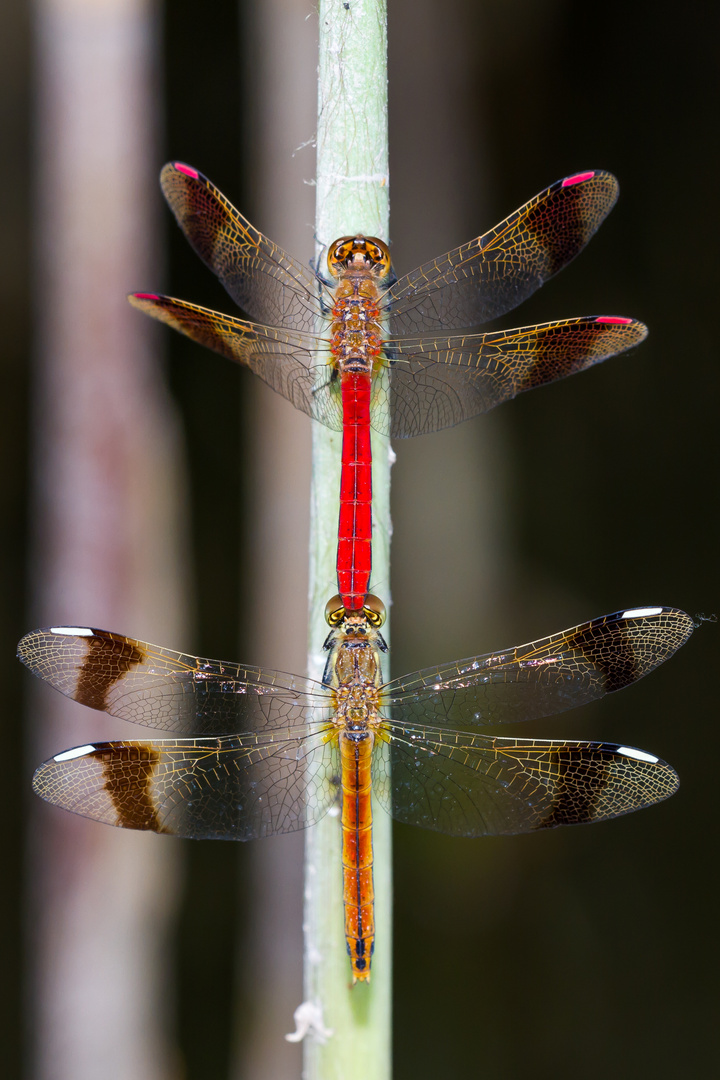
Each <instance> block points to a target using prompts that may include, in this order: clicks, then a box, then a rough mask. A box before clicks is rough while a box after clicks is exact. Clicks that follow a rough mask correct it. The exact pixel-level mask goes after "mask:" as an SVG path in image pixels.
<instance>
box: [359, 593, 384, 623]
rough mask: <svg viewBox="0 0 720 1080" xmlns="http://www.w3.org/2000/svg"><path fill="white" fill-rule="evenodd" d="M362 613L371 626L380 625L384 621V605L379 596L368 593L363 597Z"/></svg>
mask: <svg viewBox="0 0 720 1080" xmlns="http://www.w3.org/2000/svg"><path fill="white" fill-rule="evenodd" d="M363 614H364V616H365V618H366V619H367V621H368V622H369V623H370V625H371V626H375V627H378V626H382V624H383V623H384V622H385V614H386V613H385V605H384V604H383V602H382V600H381V599H380V597H379V596H373V594H372V593H368V594H367V596H366V597H365V606H364V607H363Z"/></svg>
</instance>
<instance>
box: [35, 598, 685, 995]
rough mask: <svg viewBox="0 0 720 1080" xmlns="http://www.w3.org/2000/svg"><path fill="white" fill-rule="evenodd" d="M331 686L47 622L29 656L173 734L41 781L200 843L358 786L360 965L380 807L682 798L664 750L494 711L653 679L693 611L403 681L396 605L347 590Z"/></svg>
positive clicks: (494, 825)
mask: <svg viewBox="0 0 720 1080" xmlns="http://www.w3.org/2000/svg"><path fill="white" fill-rule="evenodd" d="M326 615H327V618H328V622H329V623H330V626H331V630H330V633H329V635H328V638H327V641H326V642H325V648H326V649H327V651H328V659H327V664H326V668H325V672H324V675H323V679H322V682H317V681H314V680H312V679H308V678H303V677H302V676H299V675H287V674H284V673H283V672H279V671H270V670H266V669H263V668H256V667H244V666H242V665H240V664H235V663H224V662H221V661H218V660H206V659H203V658H201V657H197V656H189V655H187V654H185V653H178V652H172V651H170V650H169V649H163V648H160V647H158V646H156V645H149V644H147V643H145V642H142V641H134V640H133V639H132V638H127V637H123V636H122V635H120V634H113V633H109V632H108V631H105V630H95V629H91V628H88V627H67V626H65V627H52V628H50V629H47V630H36V631H34V632H33V633H30V634H27V635H26V636H25V637H24V638H23V639H22V641H21V642H20V644H19V646H18V656H19V657H20V659H21V660H22V661H23V663H24V664H26V665H27V667H28V668H29V669H30V670H31V671H32V672H33V673H34V674H35V675H38V676H39V677H40V678H42V679H44V680H46V681H47V682H49V683H51V685H52V686H54V687H55V688H56V689H58V690H60V691H62V693H64V694H66V695H67V696H68V697H71V698H73V699H74V700H75V701H78V702H80V703H81V704H83V705H89V706H90V707H91V708H94V709H100V710H102V711H104V712H108V713H110V714H112V715H113V716H118V717H121V718H122V719H124V720H130V721H133V722H134V723H137V724H144V725H147V726H148V727H151V728H156V729H160V730H161V731H165V732H170V733H172V734H173V735H174V736H181V737H177V738H170V739H152V740H148V741H143V742H125V741H123V742H98V743H93V744H91V745H90V744H89V745H85V746H79V747H76V748H75V749H72V750H67V751H65V752H64V753H61V754H57V755H56V756H55V757H53V758H52V759H51V760H49V761H47V762H45V764H44V765H41V766H40V768H39V769H38V770H37V771H36V773H35V776H34V780H33V787H34V789H35V791H36V792H37V794H38V795H40V796H41V797H42V798H43V799H46V800H47V801H48V802H51V803H54V804H55V805H56V806H60V807H62V808H63V809H65V810H71V811H73V812H74V813H77V814H82V815H83V816H85V817H88V818H93V819H94V820H96V821H101V822H105V823H107V824H110V825H120V826H123V827H125V828H130V829H146V830H152V831H154V832H158V833H170V834H173V835H175V836H185V837H192V838H196V839H223V840H252V839H255V838H257V837H261V836H273V835H277V834H279V833H289V832H294V831H295V830H297V829H303V828H305V827H306V826H309V825H312V824H314V823H315V822H317V821H318V820H319V819H320V818H322V817H323V816H324V815H325V814H326V813H327V812H328V810H329V809H330V807H332V806H334V805H336V804H337V803H338V801H339V802H340V803H341V821H342V828H343V875H344V891H345V934H346V939H347V945H348V951H349V953H350V958H351V965H352V973H353V979H354V980H355V979H360V980H365V979H367V978H368V977H369V975H370V960H371V955H372V951H373V944H374V936H375V931H374V904H373V888H372V864H373V853H372V807H371V798H370V791H371V788H372V791H373V793H374V795H375V797H376V798H377V801H378V802H379V804H380V805H381V806H383V807H384V809H385V810H386V811H387V812H388V813H389V814H391V815H392V817H393V818H395V820H396V821H401V822H404V823H406V824H410V825H420V826H422V827H423V828H426V829H434V830H437V831H438V832H443V833H447V834H448V835H452V836H468V837H477V836H497V835H503V834H511V833H525V832H534V831H537V830H539V829H549V828H554V827H555V826H557V825H575V824H582V823H585V822H592V821H601V820H605V819H607V818H613V817H617V816H619V815H621V814H627V813H630V812H631V811H633V810H638V809H640V808H642V807H645V806H650V805H651V804H652V803H656V802H659V801H660V800H662V799H666V798H667V797H668V796H669V795H672V794H673V792H674V791H675V790H676V788H677V785H678V779H677V776H676V774H675V772H674V770H673V769H672V768H671V767H670V766H669V765H667V764H666V763H665V762H664V761H661V760H660V759H659V758H657V757H655V756H654V755H653V754H648V753H646V752H645V751H643V750H636V749H634V748H632V747H630V746H626V745H618V744H615V743H608V742H568V741H566V740H549V739H519V738H514V737H513V738H499V737H496V736H494V735H490V734H484V733H483V732H482V730H481V729H482V728H484V727H485V726H487V725H495V724H508V723H515V722H517V721H521V720H529V719H534V718H537V717H542V716H551V715H554V714H555V713H559V712H562V711H563V710H565V709H571V708H574V707H575V706H577V705H583V704H585V703H586V702H589V701H595V700H596V699H598V698H601V697H603V696H604V695H605V694H609V693H613V692H614V691H616V690H620V689H622V688H623V687H625V686H628V685H630V683H633V682H636V681H637V680H638V679H640V678H642V677H643V676H644V675H647V674H648V672H650V671H652V670H653V669H654V668H656V667H657V666H658V665H659V664H661V663H663V662H664V661H665V660H667V659H668V658H669V657H670V656H672V655H673V653H674V652H675V651H676V650H677V649H678V648H680V646H681V645H683V644H684V643H685V642H686V641H687V640H688V638H689V637H690V634H691V633H692V631H693V628H694V624H693V621H692V619H691V618H690V617H689V616H688V615H686V614H685V613H684V612H682V611H679V610H677V609H676V608H667V607H651V608H636V609H632V610H628V611H622V612H617V613H615V614H613V615H606V616H604V617H602V618H599V619H594V620H593V621H592V622H587V623H583V624H582V625H580V626H576V627H573V628H572V629H570V630H564V631H562V632H561V633H558V634H553V635H551V636H550V637H546V638H542V639H540V640H538V641H533V642H531V643H530V644H528V645H521V646H518V647H516V648H510V649H504V650H502V651H500V652H496V653H490V654H488V655H485V656H474V657H470V658H469V659H466V660H459V661H455V662H453V663H449V664H444V665H440V666H436V667H430V668H425V669H424V670H422V671H415V672H413V673H412V674H410V675H404V676H402V677H401V678H399V679H392V680H390V681H384V679H383V675H382V655H383V653H384V652H385V651H386V645H385V642H384V640H383V637H382V634H381V632H380V626H381V624H382V621H383V618H384V608H383V605H382V602H381V601H379V600H377V598H375V597H372V596H370V597H368V603H367V604H366V607H365V608H364V609H363V611H360V612H348V611H347V609H346V608H345V607H344V604H343V601H342V599H341V598H340V597H339V596H337V597H334V598H333V599H332V600H331V601H330V602H329V603H328V606H327V609H326Z"/></svg>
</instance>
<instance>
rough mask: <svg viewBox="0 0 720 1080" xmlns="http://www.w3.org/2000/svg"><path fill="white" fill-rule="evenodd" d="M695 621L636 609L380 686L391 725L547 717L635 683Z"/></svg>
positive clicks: (663, 610)
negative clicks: (391, 721)
mask: <svg viewBox="0 0 720 1080" xmlns="http://www.w3.org/2000/svg"><path fill="white" fill-rule="evenodd" d="M693 629H694V624H693V621H692V619H691V618H690V616H689V615H686V614H685V612H684V611H679V610H678V609H677V608H667V607H656V608H634V609H632V610H628V611H619V612H616V613H615V614H613V615H604V616H602V617H601V618H599V619H593V620H592V621H591V622H587V623H582V624H581V625H580V626H575V627H572V628H571V629H569V630H563V631H562V632H561V633H559V634H552V635H551V636H550V637H546V638H540V639H539V640H538V641H531V642H530V643H529V644H528V645H519V646H517V647H516V648H511V649H507V650H504V651H502V652H498V653H488V654H487V655H485V656H473V657H470V658H469V659H467V660H460V661H457V662H455V663H452V664H446V665H441V666H439V667H432V668H425V669H423V670H422V671H416V672H414V673H413V674H411V675H405V676H402V677H401V678H399V679H394V680H392V681H391V682H388V683H386V684H385V685H384V686H383V688H382V691H381V700H382V703H383V711H384V712H385V713H386V714H387V715H392V719H393V721H394V722H395V723H398V724H400V723H407V724H408V725H413V724H417V723H423V722H425V721H428V722H430V723H432V722H433V721H434V722H436V723H438V724H440V725H443V726H447V727H448V728H449V729H451V728H463V727H464V728H470V730H471V731H472V730H474V729H475V728H477V727H480V726H486V725H488V724H509V723H516V722H518V721H521V720H532V719H535V718H537V717H540V716H552V715H554V714H555V713H560V712H563V711H564V710H565V709H573V708H575V707H576V706H577V705H584V704H586V703H587V702H589V701H595V700H596V699H597V698H601V697H603V696H604V695H605V694H610V693H613V692H614V691H615V690H621V689H622V688H623V687H625V686H629V685H630V684H631V683H634V682H637V680H638V679H641V678H642V677H643V676H644V675H647V674H648V672H650V671H652V670H653V669H654V668H656V667H657V666H658V665H659V664H662V663H663V662H664V661H665V660H667V659H668V658H669V657H670V656H672V655H673V653H674V652H676V651H677V649H679V648H680V646H681V645H684V644H685V642H686V641H687V640H688V638H689V637H690V634H691V633H692V631H693Z"/></svg>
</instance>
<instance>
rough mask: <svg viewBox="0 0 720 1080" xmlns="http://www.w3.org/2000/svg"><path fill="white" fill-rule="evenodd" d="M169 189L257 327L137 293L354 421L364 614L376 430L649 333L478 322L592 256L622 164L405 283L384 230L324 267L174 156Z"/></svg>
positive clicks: (353, 479)
mask: <svg viewBox="0 0 720 1080" xmlns="http://www.w3.org/2000/svg"><path fill="white" fill-rule="evenodd" d="M161 184H162V189H163V192H164V193H165V197H166V198H167V200H168V203H169V204H170V207H171V209H172V211H173V213H174V214H175V217H176V218H177V220H178V223H179V224H180V227H181V228H182V229H183V231H184V233H185V235H186V236H187V238H188V240H189V241H190V243H191V244H192V246H193V247H194V249H195V251H196V252H197V253H198V254H199V255H200V257H201V258H202V259H203V260H204V261H205V263H206V264H207V265H208V266H209V267H210V269H211V270H213V271H214V272H215V273H216V274H217V276H218V277H219V279H220V281H221V282H222V284H223V285H224V286H225V288H226V289H227V291H228V292H229V294H230V296H231V297H232V298H233V300H234V301H235V302H236V303H237V304H238V305H239V306H240V307H241V308H242V309H243V311H245V312H246V313H247V314H248V315H249V316H250V317H251V318H252V319H254V320H257V322H248V321H246V320H244V319H238V318H234V317H233V316H230V315H225V314H220V313H218V312H216V311H210V310H209V309H207V308H202V307H198V306H197V305H195V304H189V303H186V302H185V301H183V300H176V299H173V298H172V297H168V296H159V295H157V294H154V293H136V294H134V295H133V296H131V297H130V300H131V303H133V304H134V305H135V307H138V308H140V309H141V310H142V311H145V312H147V314H149V315H152V316H154V317H155V318H157V319H160V320H161V321H162V322H165V323H167V324H168V325H170V326H172V327H174V328H175V329H176V330H180V331H181V332H182V333H184V334H186V335H187V336H188V337H191V338H192V339H193V340H195V341H197V342H199V343H200V344H202V345H206V346H208V347H209V348H211V349H214V350H215V351H216V352H219V353H222V354H223V355H224V356H227V357H229V358H230V359H231V360H236V361H238V362H240V363H242V364H245V365H246V366H247V367H249V368H250V369H251V370H252V371H254V372H255V374H256V375H259V376H260V378H262V379H264V381H265V382H267V383H268V384H269V385H270V386H271V387H272V388H273V389H274V390H277V391H278V392H279V393H281V394H282V395H283V396H284V397H286V398H288V399H289V400H290V401H291V402H292V403H293V404H294V405H295V406H296V407H297V408H299V409H302V410H303V411H304V412H306V413H307V414H308V415H309V416H311V417H313V418H314V419H316V420H319V421H320V422H321V423H323V424H326V425H328V426H329V427H331V428H334V429H336V430H342V431H343V450H342V476H341V491H340V521H339V530H338V533H339V542H338V559H337V573H338V588H339V592H340V595H341V596H342V597H343V602H344V605H345V607H346V609H347V610H360V609H362V607H363V605H364V603H365V596H366V594H367V592H368V588H369V584H370V574H371V530H372V510H371V503H372V476H371V449H370V426H371V425H372V426H374V427H375V428H377V430H379V431H381V432H383V433H385V434H392V435H394V436H397V437H406V436H410V435H421V434H425V433H427V432H431V431H438V430H440V429H442V428H445V427H450V426H452V425H454V424H457V423H459V422H460V421H462V420H466V419H468V418H469V417H472V416H476V415H478V414H479V413H482V412H486V411H487V410H488V409H491V408H493V407H494V406H495V405H498V404H500V403H501V402H503V401H507V400H509V399H510V398H513V397H515V396H516V395H517V394H519V393H521V392H522V391H524V390H530V389H533V388H534V387H537V386H542V385H543V384H545V383H550V382H554V381H555V380H556V379H560V378H563V377H564V376H566V375H571V374H573V373H574V372H577V371H581V370H583V369H584V368H587V367H589V366H591V365H592V364H595V363H597V362H598V361H600V360H604V359H606V358H607V357H608V356H612V355H613V354H615V353H618V352H622V351H623V350H625V349H628V348H630V347H631V346H633V345H637V344H638V343H639V342H640V341H642V340H643V338H644V337H645V335H646V333H647V330H646V328H645V327H644V326H643V324H642V323H640V322H637V321H635V320H633V319H628V318H624V317H619V316H602V315H601V316H591V317H585V318H575V319H564V320H561V321H556V322H549V323H543V324H541V325H539V326H524V327H521V328H519V329H514V330H495V331H491V332H489V333H485V334H479V333H476V332H474V331H473V330H468V329H467V328H468V327H470V328H472V327H474V326H477V325H479V324H481V323H484V322H487V321H488V320H489V319H494V318H496V317H497V316H499V315H504V314H505V313H506V312H508V311H510V310H511V309H512V308H514V307H516V305H517V304H519V303H520V302H521V301H522V300H524V299H525V298H526V297H528V296H530V294H531V293H533V292H534V291H535V289H537V288H538V287H539V286H540V285H542V284H543V283H544V282H545V281H547V280H548V278H550V277H552V275H553V274H555V273H556V272H557V271H558V270H560V269H561V268H562V267H563V266H565V265H567V263H568V262H570V260H571V259H573V258H574V257H575V255H577V254H578V252H579V251H580V250H581V249H582V248H583V247H584V246H585V244H586V243H587V241H588V240H589V239H590V237H591V236H592V235H593V233H594V232H595V231H596V229H597V228H598V227H599V225H600V224H601V223H602V221H603V220H604V218H605V217H606V215H607V214H608V213H609V211H610V210H611V209H612V206H613V205H614V203H615V200H616V199H617V195H618V184H617V181H616V180H615V178H614V177H613V176H611V175H610V174H609V173H606V172H600V171H590V172H584V173H576V174H575V175H573V176H569V177H565V179H563V180H559V181H558V182H557V183H555V184H553V185H552V186H551V187H549V188H547V189H546V190H545V191H542V192H540V194H539V195H536V196H535V198H533V199H531V200H530V201H529V202H528V203H526V204H525V205H524V206H522V207H520V209H519V210H516V211H515V213H513V214H511V215H510V217H508V218H507V219H506V220H505V221H503V222H501V223H500V224H499V225H497V226H496V227H495V228H494V229H491V230H490V231H489V232H488V233H485V234H484V235H483V236H479V237H477V238H476V239H474V240H471V241H470V242H469V243H467V244H463V245H462V246H461V247H459V248H456V249H455V250H454V251H450V252H448V253H447V254H446V255H443V256H441V257H440V258H438V259H433V261H432V262H429V263H426V264H425V265H423V266H421V267H419V268H418V269H416V270H413V271H412V273H410V274H407V275H405V276H404V277H401V278H399V279H398V278H396V276H395V274H394V272H393V269H392V263H391V258H390V252H389V249H388V247H387V245H386V244H385V243H384V242H383V241H382V240H380V239H378V238H377V237H366V236H344V237H341V238H340V239H339V240H335V241H334V242H333V243H331V244H330V245H329V248H328V252H327V259H326V260H325V264H324V268H323V270H322V271H321V270H318V271H317V272H315V271H313V270H311V269H309V268H307V267H305V266H303V265H302V264H301V263H299V262H297V261H296V260H295V259H293V258H292V256H291V255H288V254H287V253H286V252H284V251H283V250H282V249H281V248H279V247H277V246H276V245H275V244H273V243H272V241H270V240H268V239H267V237H265V236H263V234H262V233H260V232H258V230H257V229H255V228H254V227H253V226H252V225H251V224H250V222H249V221H247V220H246V218H244V217H243V216H242V214H240V213H239V211H237V210H236V209H235V207H234V206H232V204H231V203H230V202H229V201H228V200H227V199H226V198H225V196H224V195H222V194H221V192H220V191H218V189H217V188H216V187H214V185H213V184H211V183H210V181H209V180H208V179H207V178H206V177H205V176H203V175H202V173H199V172H198V171H197V170H196V169H192V168H191V167H190V166H188V165H183V164H181V163H179V162H174V163H172V164H169V165H166V166H165V168H164V169H163V171H162V174H161ZM260 324H264V325H260ZM456 330H462V332H461V333H451V332H450V331H456ZM382 373H385V374H386V375H387V378H386V379H383V378H380V377H379V376H380V375H381V374H382ZM388 385H389V395H390V397H389V403H388V406H389V407H388V408H387V409H383V408H381V407H379V406H381V404H382V402H383V401H384V400H385V397H386V395H387V392H388V391H387V386H388Z"/></svg>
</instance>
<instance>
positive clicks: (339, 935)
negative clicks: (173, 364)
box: [303, 0, 392, 1080]
mask: <svg viewBox="0 0 720 1080" xmlns="http://www.w3.org/2000/svg"><path fill="white" fill-rule="evenodd" d="M319 29H320V35H319V37H320V57H319V82H318V132H317V211H316V236H317V241H318V252H319V251H320V250H321V249H322V248H323V247H325V246H326V245H327V244H328V243H329V242H331V241H332V240H335V239H336V238H337V237H339V236H345V235H352V234H355V233H363V234H365V235H370V236H378V237H380V238H381V239H385V240H387V239H388V212H389V192H388V141H387V29H386V4H385V0H350V2H349V3H347V2H346V3H343V2H342V0H320V4H319ZM372 443H373V574H372V580H371V587H372V589H373V591H374V592H375V593H376V594H378V595H379V596H381V598H382V599H383V600H384V601H385V603H386V605H387V606H388V607H389V599H390V597H389V542H390V518H389V482H390V447H389V441H388V440H387V439H386V438H382V437H378V436H377V435H376V434H375V432H373V438H372ZM340 455H341V435H340V433H339V432H333V431H329V430H328V429H327V428H324V427H322V426H320V425H319V424H314V425H313V484H312V495H311V532H310V626H309V671H310V674H311V675H312V676H313V677H314V678H320V677H321V676H322V671H323V666H324V660H325V657H324V654H323V650H322V645H323V641H324V639H325V637H326V635H327V632H328V627H327V624H326V623H325V621H324V617H323V612H324V607H325V604H326V602H327V601H328V600H329V599H330V597H331V596H332V595H334V594H335V593H336V592H337V586H336V579H335V559H336V552H337V531H338V512H339V491H340ZM386 674H387V672H386ZM373 819H374V855H375V865H374V876H375V898H376V912H375V919H376V942H375V954H374V957H373V962H372V976H371V979H370V981H369V983H358V984H356V985H355V986H352V977H351V971H350V961H349V958H348V955H347V951H346V947H345V937H344V919H343V904H342V871H341V832H340V819H339V817H338V816H331V815H328V816H327V817H326V818H325V819H324V820H323V821H322V822H320V824H318V825H316V826H314V827H313V828H311V829H309V830H308V831H307V834H306V855H305V917H304V929H305V1000H306V1002H309V1003H311V1004H312V1005H314V1006H316V1008H317V1010H318V1015H319V1016H321V1017H322V1022H323V1024H324V1025H325V1027H326V1028H329V1029H332V1032H333V1033H332V1035H331V1036H329V1037H328V1038H327V1041H325V1042H324V1043H323V1042H321V1041H319V1040H318V1039H317V1038H315V1037H313V1035H312V1033H311V1034H310V1035H308V1037H307V1038H306V1039H305V1059H304V1070H303V1075H304V1077H305V1078H306V1080H353V1078H355V1077H358V1078H359V1077H362V1078H363V1080H367V1078H368V1077H372V1080H387V1078H389V1076H390V1050H391V1035H390V1033H391V964H392V939H391V904H392V885H391V873H392V862H391V822H390V819H389V817H388V816H387V814H386V813H385V812H384V811H383V810H382V808H380V807H379V806H377V805H376V804H375V800H373Z"/></svg>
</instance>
